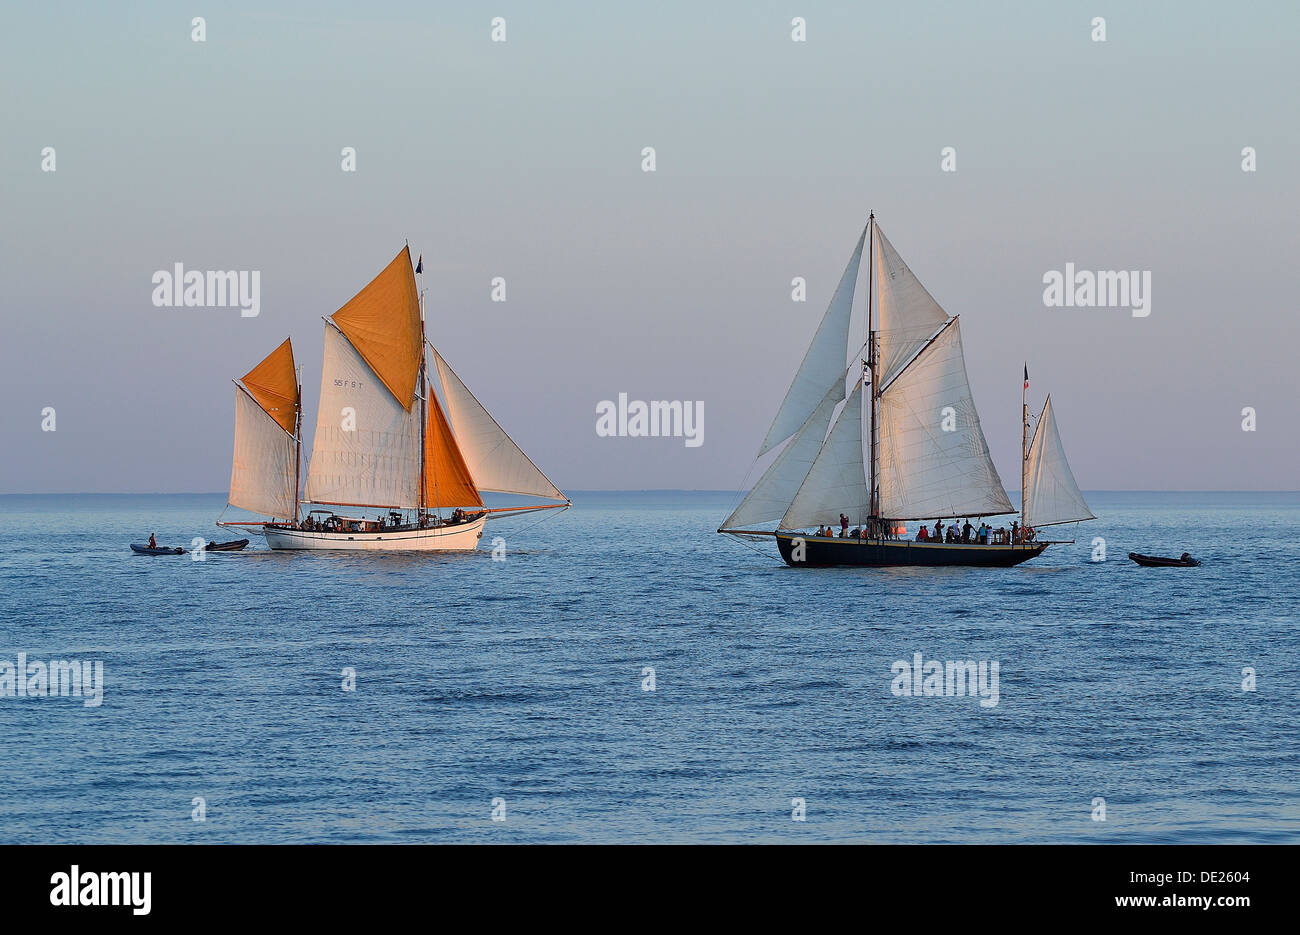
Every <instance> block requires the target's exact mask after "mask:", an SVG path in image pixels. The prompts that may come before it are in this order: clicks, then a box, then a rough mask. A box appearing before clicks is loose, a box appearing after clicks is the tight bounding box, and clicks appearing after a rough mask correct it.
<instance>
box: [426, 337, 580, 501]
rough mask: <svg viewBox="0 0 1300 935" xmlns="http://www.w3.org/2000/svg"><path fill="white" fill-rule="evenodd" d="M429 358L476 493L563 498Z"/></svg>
mask: <svg viewBox="0 0 1300 935" xmlns="http://www.w3.org/2000/svg"><path fill="white" fill-rule="evenodd" d="M433 359H434V361H435V362H436V363H437V365H438V376H439V378H440V379H441V380H442V389H443V393H444V394H445V395H446V399H447V416H448V418H449V419H450V420H451V428H452V431H453V432H455V433H456V444H457V445H458V446H459V448H460V451H461V454H462V455H463V456H464V458H465V464H466V466H467V467H468V468H469V472H470V474H471V475H472V476H473V478H474V484H475V486H476V487H478V489H479V490H495V491H498V492H500V493H517V494H526V495H529V496H534V497H545V498H546V499H548V500H564V499H566V498H565V496H564V494H562V493H560V491H559V488H557V487H556V486H555V485H554V484H552V483H551V482H550V480H548V479H547V477H546V475H545V474H543V473H542V472H541V469H540V468H538V467H537V465H536V464H534V463H533V462H532V459H530V458H529V457H528V455H526V454H524V452H523V450H522V449H521V448H520V447H519V446H518V445H516V444H515V442H514V440H513V439H512V438H511V437H510V436H509V435H507V434H506V432H505V429H503V428H501V426H500V425H498V424H497V421H496V419H494V418H492V416H491V414H490V413H489V412H488V411H487V410H486V409H484V408H483V404H482V403H480V402H479V401H478V399H476V398H475V396H474V394H473V393H471V392H470V391H469V387H467V386H466V385H465V384H464V383H463V382H462V381H461V379H460V377H458V376H456V372H455V371H454V370H452V369H451V367H450V366H448V364H447V362H446V361H445V360H443V359H442V355H441V354H439V353H438V351H437V350H436V349H434V351H433Z"/></svg>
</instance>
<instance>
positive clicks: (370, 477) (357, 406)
mask: <svg viewBox="0 0 1300 935" xmlns="http://www.w3.org/2000/svg"><path fill="white" fill-rule="evenodd" d="M419 487H420V407H419V406H418V405H412V406H411V409H410V411H409V412H408V411H407V410H406V409H405V408H404V407H403V406H402V404H401V403H400V402H398V401H397V397H395V396H394V395H393V394H392V393H391V392H390V391H389V390H388V388H387V387H386V386H385V385H384V384H383V382H381V381H380V379H379V377H378V376H376V375H375V372H374V371H373V370H371V369H370V366H369V365H368V364H367V363H366V362H365V361H364V360H362V359H361V355H360V354H358V353H357V351H356V349H355V348H354V347H353V346H352V344H351V342H350V341H348V339H347V338H346V337H344V336H343V335H342V334H340V333H339V332H338V330H337V329H336V328H334V327H333V326H332V325H328V324H327V325H326V326H325V358H324V363H323V364H322V365H321V381H320V411H319V413H318V414H317V420H316V436H315V438H314V439H313V442H312V449H311V466H310V468H309V470H308V472H307V489H306V496H305V497H304V499H306V500H308V501H310V502H312V503H327V504H344V505H349V506H380V507H394V508H401V509H413V508H415V507H416V506H418V504H419Z"/></svg>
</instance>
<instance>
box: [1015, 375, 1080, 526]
mask: <svg viewBox="0 0 1300 935" xmlns="http://www.w3.org/2000/svg"><path fill="white" fill-rule="evenodd" d="M1089 519H1096V517H1095V516H1093V515H1092V510H1090V509H1089V508H1088V503H1087V501H1085V500H1084V499H1083V492H1082V491H1081V490H1079V485H1078V483H1077V482H1076V481H1075V479H1074V472H1073V471H1071V470H1070V463H1069V461H1067V460H1066V458H1065V446H1063V445H1062V444H1061V434H1060V432H1058V431H1057V428H1056V415H1055V413H1054V412H1053V411H1052V397H1051V396H1048V397H1047V402H1046V403H1045V404H1044V406H1043V414H1042V416H1040V417H1039V419H1038V427H1037V428H1036V429H1035V430H1034V440H1033V442H1032V443H1031V444H1030V446H1029V456H1028V458H1027V459H1026V463H1025V524H1026V525H1028V526H1055V525H1057V524H1058V523H1075V522H1083V521H1084V520H1089Z"/></svg>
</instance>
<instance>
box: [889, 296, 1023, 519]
mask: <svg viewBox="0 0 1300 935" xmlns="http://www.w3.org/2000/svg"><path fill="white" fill-rule="evenodd" d="M959 329H960V324H959V320H958V319H956V318H954V319H953V320H952V323H951V324H950V325H948V327H947V328H945V329H944V330H943V332H942V333H940V334H939V335H938V336H937V337H936V338H935V340H934V343H932V344H930V345H929V347H927V348H926V349H925V350H923V351H922V352H921V353H920V355H919V356H917V357H916V359H915V360H913V361H912V363H911V364H910V365H908V366H907V367H905V368H904V369H903V371H902V372H901V373H900V374H899V376H898V378H897V379H896V380H895V381H894V382H893V383H892V384H889V385H888V386H886V387H885V390H884V393H883V394H882V395H881V397H880V404H879V411H880V435H879V445H878V451H879V484H880V515H881V516H883V517H888V518H890V519H925V518H929V517H946V516H992V515H995V514H999V513H1011V512H1014V510H1013V508H1012V506H1011V501H1010V500H1009V499H1007V492H1006V490H1005V489H1003V487H1002V480H1001V478H999V477H998V471H997V468H996V467H994V466H993V460H992V459H991V458H990V457H989V447H988V443H987V442H986V441H985V440H984V431H983V430H982V429H981V428H980V420H979V413H978V412H976V410H975V401H974V399H973V398H972V397H971V391H970V382H969V381H968V379H967V377H966V361H965V359H964V357H963V356H962V346H961V332H960V330H959Z"/></svg>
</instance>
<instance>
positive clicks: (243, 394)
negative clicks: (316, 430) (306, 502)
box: [227, 340, 298, 520]
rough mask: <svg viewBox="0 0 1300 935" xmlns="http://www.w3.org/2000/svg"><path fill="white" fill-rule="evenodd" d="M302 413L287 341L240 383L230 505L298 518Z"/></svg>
mask: <svg viewBox="0 0 1300 935" xmlns="http://www.w3.org/2000/svg"><path fill="white" fill-rule="evenodd" d="M297 417H298V384H297V372H296V370H295V369H294V363H293V346H292V345H291V344H290V343H289V341H288V340H285V342H284V343H283V344H281V345H280V346H279V347H278V348H276V349H275V350H274V351H272V352H271V353H270V354H269V355H268V356H267V357H266V359H265V360H263V361H262V362H261V363H259V364H258V365H257V366H256V367H254V368H253V369H252V370H250V371H249V372H248V373H246V374H245V375H244V378H243V380H241V381H238V382H236V384H235V448H234V455H233V457H232V458H231V466H230V496H229V498H228V500H227V503H228V504H229V505H230V506H233V507H238V508H239V509H241V510H248V511H249V512H250V513H258V514H261V515H262V516H269V517H272V518H274V519H281V520H292V519H294V518H296V517H297V515H298V505H297V502H296V498H297V487H298V460H297V444H298V440H297V439H296V438H295V437H294V434H293V433H294V431H295V429H296V428H297V424H296V423H297Z"/></svg>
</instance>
